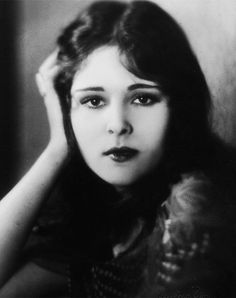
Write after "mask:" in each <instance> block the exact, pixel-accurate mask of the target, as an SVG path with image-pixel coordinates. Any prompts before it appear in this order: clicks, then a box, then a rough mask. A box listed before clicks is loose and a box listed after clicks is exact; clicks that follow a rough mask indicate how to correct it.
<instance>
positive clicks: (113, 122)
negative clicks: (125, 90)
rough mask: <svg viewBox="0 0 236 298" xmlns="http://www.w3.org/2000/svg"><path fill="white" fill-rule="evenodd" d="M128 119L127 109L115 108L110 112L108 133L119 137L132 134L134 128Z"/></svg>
mask: <svg viewBox="0 0 236 298" xmlns="http://www.w3.org/2000/svg"><path fill="white" fill-rule="evenodd" d="M128 118H129V117H128V115H127V113H126V111H125V108H120V107H117V106H115V107H113V109H112V110H110V112H109V118H108V121H107V132H108V133H109V134H115V135H118V136H121V135H126V134H127V135H128V134H131V133H132V132H133V126H132V124H131V122H130V121H129V119H128Z"/></svg>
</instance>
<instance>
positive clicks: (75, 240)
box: [0, 173, 236, 298]
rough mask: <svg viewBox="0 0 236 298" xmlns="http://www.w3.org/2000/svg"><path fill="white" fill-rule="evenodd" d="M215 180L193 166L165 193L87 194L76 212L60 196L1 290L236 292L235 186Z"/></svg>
mask: <svg viewBox="0 0 236 298" xmlns="http://www.w3.org/2000/svg"><path fill="white" fill-rule="evenodd" d="M215 182H216V181H212V180H211V179H208V178H206V176H205V175H203V174H202V173H191V174H188V175H184V176H182V178H181V180H180V181H179V182H178V183H177V184H176V185H174V186H172V187H171V191H170V193H169V195H168V196H167V199H165V200H164V201H163V200H161V198H160V196H159V195H157V194H155V193H153V192H149V191H145V193H141V194H140V193H138V192H136V193H135V195H134V194H133V193H132V195H130V194H126V195H125V198H122V200H120V201H119V200H118V201H115V202H114V201H113V202H112V203H111V204H110V203H107V202H105V201H104V202H101V201H99V200H98V201H97V202H92V203H93V208H92V209H91V205H90V203H91V202H89V200H88V199H87V198H85V200H84V201H83V200H82V201H80V202H79V206H80V210H76V212H74V210H73V208H71V205H68V204H67V203H66V202H65V201H64V200H61V199H58V198H57V199H56V201H55V200H54V201H53V205H54V206H55V205H56V207H57V208H56V209H57V210H55V208H54V209H52V208H49V207H48V206H47V207H46V208H45V209H46V211H47V212H46V213H47V214H46V215H44V216H42V217H41V218H40V219H39V221H38V223H37V224H36V225H35V227H34V228H33V231H32V234H31V236H30V238H29V241H28V243H27V245H26V247H25V250H24V257H23V258H21V262H20V264H19V266H18V269H17V270H16V273H15V274H14V275H13V277H12V278H11V279H10V280H9V282H8V283H7V284H6V285H5V287H3V289H2V290H1V291H0V294H1V295H0V297H4V298H5V297H6V298H7V297H11V298H14V297H17V298H19V297H24V298H26V297H51V298H52V297H81V298H82V297H83V298H89V297H91V298H99V297H106V298H119V297H128V298H154V297H155V298H156V297H235V295H236V291H235V289H234V283H235V268H236V267H235V263H236V259H235V257H234V254H235V253H234V252H235V239H236V237H235V236H236V235H235V231H236V228H235V221H234V210H235V206H234V202H233V200H232V195H233V192H232V190H231V189H230V187H229V186H228V185H227V186H226V187H221V185H216V184H215ZM163 193H165V191H163ZM163 193H162V195H163ZM222 196H223V197H224V199H221V198H222ZM56 197H57V196H56ZM161 197H162V196H161ZM81 206H82V207H81ZM51 210H53V211H51ZM58 210H59V211H58ZM60 211H63V212H60Z"/></svg>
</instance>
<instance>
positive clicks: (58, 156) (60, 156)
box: [45, 141, 69, 163]
mask: <svg viewBox="0 0 236 298" xmlns="http://www.w3.org/2000/svg"><path fill="white" fill-rule="evenodd" d="M45 151H46V154H47V155H48V156H49V158H50V159H52V160H54V161H55V162H61V163H64V162H66V160H67V159H68V157H69V149H68V145H67V143H66V142H63V143H59V142H52V141H51V142H49V144H48V145H47V147H46V149H45Z"/></svg>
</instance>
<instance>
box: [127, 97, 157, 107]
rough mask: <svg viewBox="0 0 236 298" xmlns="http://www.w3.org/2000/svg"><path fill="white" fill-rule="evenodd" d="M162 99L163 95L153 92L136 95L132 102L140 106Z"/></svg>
mask: <svg viewBox="0 0 236 298" xmlns="http://www.w3.org/2000/svg"><path fill="white" fill-rule="evenodd" d="M160 101H161V97H159V96H155V95H153V94H151V95H150V94H142V95H137V96H135V97H134V99H133V101H132V103H134V104H136V105H140V106H150V105H153V104H155V103H157V102H160Z"/></svg>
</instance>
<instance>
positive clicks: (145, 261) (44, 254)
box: [0, 1, 235, 298]
mask: <svg viewBox="0 0 236 298" xmlns="http://www.w3.org/2000/svg"><path fill="white" fill-rule="evenodd" d="M36 81H37V84H38V88H39V91H40V94H41V95H42V97H43V98H44V101H45V105H46V107H47V113H48V119H49V123H50V131H51V135H50V141H49V144H48V146H47V148H46V149H45V150H44V152H43V153H42V155H41V156H40V157H39V159H38V160H37V161H36V163H35V164H34V166H33V167H32V168H31V170H30V171H29V172H28V173H27V174H26V176H25V177H24V178H23V179H22V180H21V181H20V182H19V183H18V184H17V185H16V186H15V187H14V188H13V189H12V191H11V192H10V193H9V194H8V195H7V196H6V197H5V198H4V199H3V200H2V201H1V205H0V223H1V224H0V235H1V241H0V268H1V273H0V284H1V291H0V294H1V297H36V296H37V297H68V296H70V297H143V298H144V297H161V296H165V295H168V297H171V296H174V297H176V296H177V295H182V296H183V297H184V295H185V296H186V295H189V297H196V296H197V297H200V296H201V295H209V296H213V297H216V296H221V297H222V295H225V296H227V297H229V296H231V297H233V296H234V292H233V289H232V288H231V286H232V285H233V282H234V270H233V269H234V258H233V250H234V246H233V241H232V239H233V238H234V231H235V226H234V221H233V214H234V204H233V200H232V198H233V196H234V192H235V190H234V187H233V186H234V185H233V184H234V183H233V180H234V170H233V167H231V164H230V162H231V163H232V161H233V160H232V157H233V154H232V152H231V150H230V149H226V146H224V145H223V144H222V143H221V142H220V141H219V140H218V139H217V138H216V137H215V136H214V135H213V133H212V132H211V129H210V125H209V110H210V96H209V91H208V87H207V84H206V82H205V79H204V76H203V74H202V71H201V69H200V67H199V64H198V62H197V60H196V57H195V55H194V54H193V52H192V50H191V48H190V46H189V43H188V41H187V39H186V37H185V35H184V34H183V32H182V30H181V29H180V28H179V26H178V25H177V24H176V23H175V21H174V20H173V19H172V18H171V17H170V16H169V15H168V14H167V13H166V12H164V11H163V10H162V9H161V8H159V7H158V6H156V5H155V4H153V3H150V2H147V1H137V2H130V3H122V2H116V1H112V2H108V1H104V2H95V3H94V4H92V5H90V6H89V7H88V8H87V9H85V11H84V12H82V13H81V14H80V15H79V16H78V17H77V18H76V19H75V21H74V22H72V23H71V24H70V25H69V26H68V27H67V28H65V30H64V31H63V32H62V34H61V36H60V37H59V39H58V49H57V50H56V51H55V52H54V53H53V54H52V55H50V56H49V57H48V58H47V59H46V61H45V62H44V63H43V64H42V66H41V67H40V69H39V72H38V74H37V75H36ZM59 101H60V104H59ZM226 177H227V178H226ZM49 197H50V199H49V205H50V206H48V204H47V205H45V202H46V200H47V199H48V198H49ZM229 204H230V208H229ZM42 207H43V208H42ZM42 209H43V210H42ZM39 212H42V214H40V216H39ZM37 219H38V222H37V223H36V220H37ZM31 231H32V233H31V234H30V232H31ZM29 234H30V236H29ZM27 239H28V243H27V245H26V246H25V247H24V245H25V242H26V240H27ZM222 243H223V244H224V245H222ZM19 254H20V255H21V257H19ZM226 256H227V257H226Z"/></svg>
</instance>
